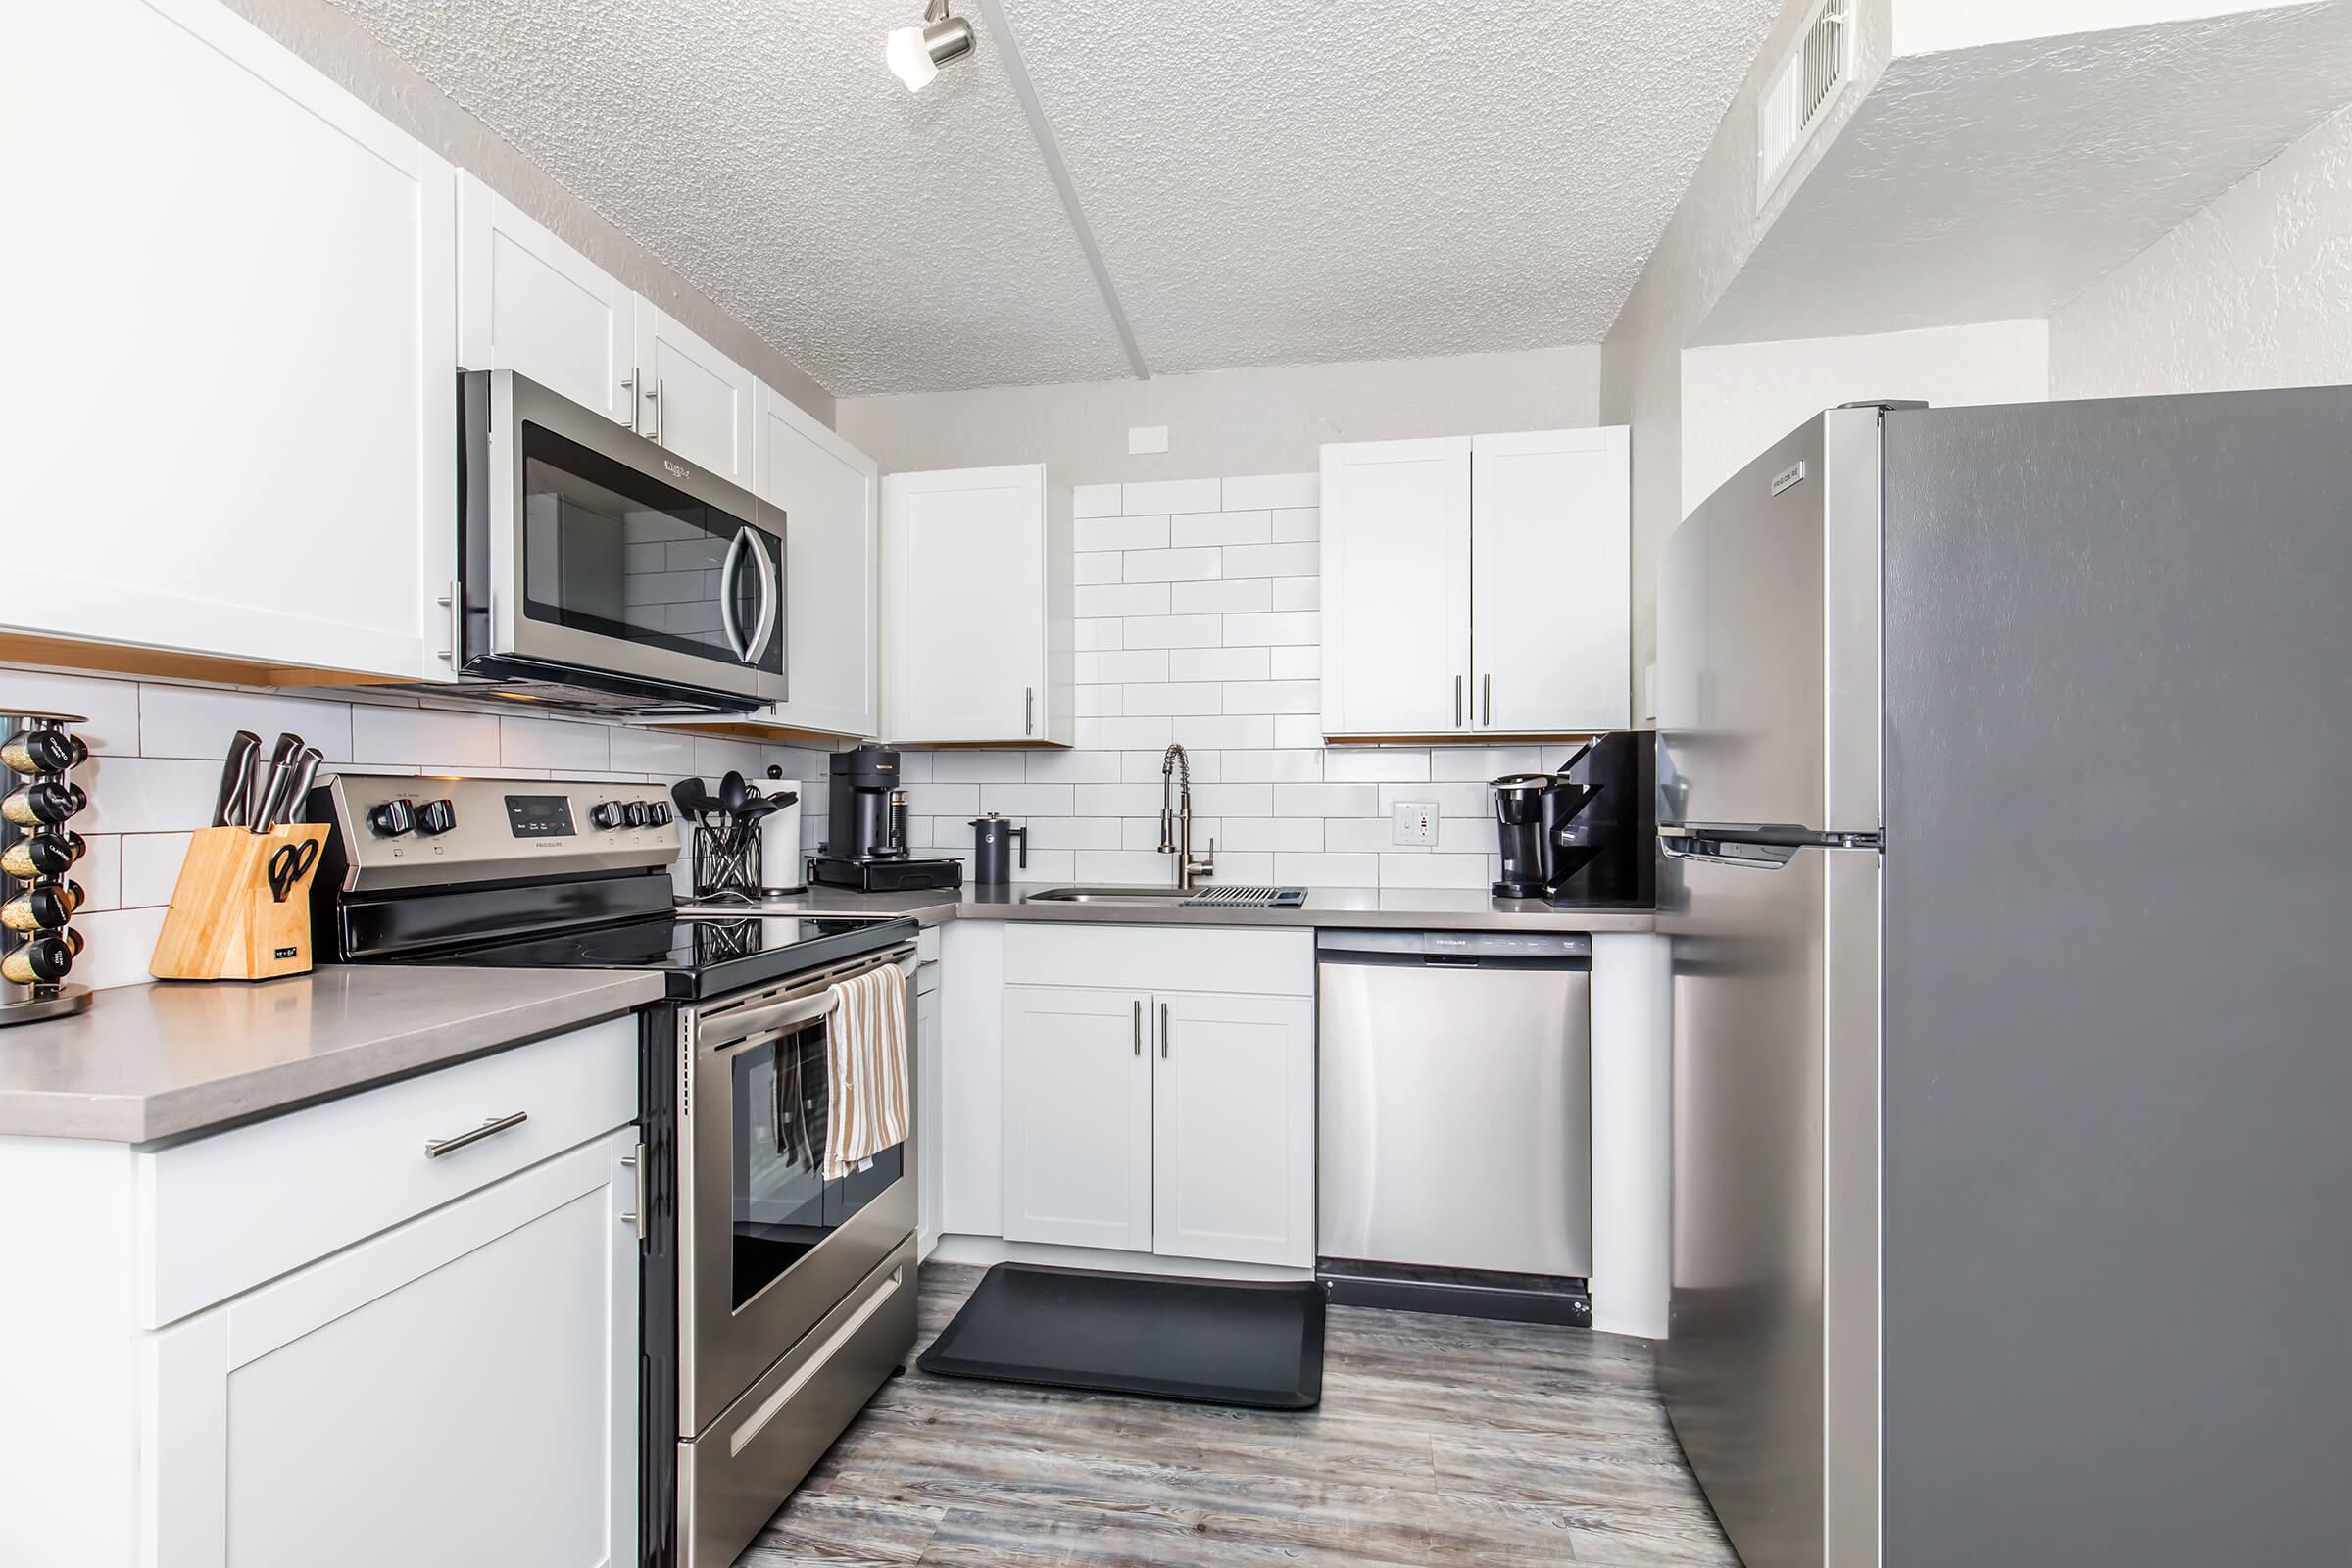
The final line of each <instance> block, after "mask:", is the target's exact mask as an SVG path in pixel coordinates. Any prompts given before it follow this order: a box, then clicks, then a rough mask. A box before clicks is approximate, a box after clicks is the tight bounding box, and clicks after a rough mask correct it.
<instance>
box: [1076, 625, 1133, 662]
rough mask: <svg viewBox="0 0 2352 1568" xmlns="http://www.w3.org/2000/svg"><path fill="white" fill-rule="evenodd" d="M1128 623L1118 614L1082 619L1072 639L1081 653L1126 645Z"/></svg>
mask: <svg viewBox="0 0 2352 1568" xmlns="http://www.w3.org/2000/svg"><path fill="white" fill-rule="evenodd" d="M1126 631H1127V623H1126V622H1125V621H1123V620H1121V619H1119V618H1118V617H1117V616H1115V615H1112V616H1107V617H1103V618H1101V619H1081V620H1079V621H1078V622H1077V623H1076V629H1075V632H1074V635H1073V637H1072V640H1071V646H1072V647H1074V648H1076V649H1077V650H1078V651H1079V652H1080V653H1082V654H1083V653H1094V652H1098V651H1100V650H1102V649H1105V648H1123V647H1125V646H1126Z"/></svg>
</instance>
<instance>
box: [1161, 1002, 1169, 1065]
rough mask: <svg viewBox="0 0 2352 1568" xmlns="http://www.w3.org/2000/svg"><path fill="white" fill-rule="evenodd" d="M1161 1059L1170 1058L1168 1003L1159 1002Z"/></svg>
mask: <svg viewBox="0 0 2352 1568" xmlns="http://www.w3.org/2000/svg"><path fill="white" fill-rule="evenodd" d="M1159 1059H1160V1060H1162V1061H1165V1060H1167V1059H1168V1005H1167V1004H1166V1003H1164V1002H1163V1003H1161V1004H1160V1005H1159Z"/></svg>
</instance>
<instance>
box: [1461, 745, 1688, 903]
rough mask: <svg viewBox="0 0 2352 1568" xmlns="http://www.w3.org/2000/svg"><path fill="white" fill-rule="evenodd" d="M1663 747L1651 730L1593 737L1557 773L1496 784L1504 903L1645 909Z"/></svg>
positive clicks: (1499, 889) (1651, 882) (1498, 891)
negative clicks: (1523, 901) (1542, 902)
mask: <svg viewBox="0 0 2352 1568" xmlns="http://www.w3.org/2000/svg"><path fill="white" fill-rule="evenodd" d="M1655 756H1656V748H1655V745H1654V737H1653V736H1652V735H1651V733H1650V732H1649V731H1647V730H1616V731H1612V732H1610V733H1609V734H1606V735H1595V736H1594V737H1593V739H1591V740H1589V741H1587V742H1586V743H1585V744H1584V745H1583V746H1582V747H1580V748H1578V749H1577V751H1576V752H1575V753H1574V754H1572V755H1571V756H1570V757H1569V759H1568V760H1567V761H1566V762H1564V763H1562V764H1561V766H1560V769H1559V771H1558V772H1556V773H1507V774H1505V775H1503V776H1502V777H1501V778H1498V779H1496V780H1495V782H1494V785H1493V788H1494V791H1495V833H1496V837H1497V838H1498V839H1499V841H1500V848H1501V851H1502V876H1501V878H1500V879H1499V880H1498V881H1496V882H1495V897H1496V898H1499V899H1548V900H1550V901H1551V902H1552V903H1553V904H1555V905H1578V906H1584V905H1629V906H1634V907H1645V906H1647V905H1649V904H1651V903H1652V902H1654V900H1655V898H1656V871H1655V858H1654V855H1653V852H1652V849H1651V843H1650V841H1651V840H1652V839H1653V838H1655V837H1656V829H1657V803H1656V801H1655V800H1654V799H1653V798H1652V797H1653V796H1654V794H1655V792H1656V787H1657V786H1656V771H1655V769H1656V762H1655Z"/></svg>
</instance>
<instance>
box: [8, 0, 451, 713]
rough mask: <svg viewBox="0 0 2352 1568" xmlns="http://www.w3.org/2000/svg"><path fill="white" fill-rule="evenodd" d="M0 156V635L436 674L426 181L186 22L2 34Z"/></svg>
mask: <svg viewBox="0 0 2352 1568" xmlns="http://www.w3.org/2000/svg"><path fill="white" fill-rule="evenodd" d="M0 144H5V145H7V146H8V147H10V148H11V149H13V152H12V155H11V156H10V157H8V158H7V159H6V160H5V161H4V162H0V206H5V208H6V209H7V211H8V212H10V213H11V214H13V215H15V216H16V218H17V220H18V222H19V226H20V229H21V230H22V232H21V233H20V235H19V242H18V243H12V244H8V245H5V246H0V290H5V292H6V294H7V296H8V297H9V298H10V299H13V300H15V301H16V302H17V310H16V317H15V319H16V322H17V325H16V327H15V329H14V335H13V336H12V338H11V340H10V343H9V349H8V359H7V363H8V368H9V377H10V382H11V385H12V386H14V387H15V388H16V389H17V392H18V395H17V396H16V397H15V398H14V399H12V401H11V408H10V413H9V425H10V439H11V443H12V450H14V451H17V452H19V453H22V454H25V455H26V458H27V461H23V462H18V463H15V464H12V465H11V467H12V468H13V470H14V473H15V479H14V487H13V490H12V494H11V497H10V506H11V515H12V517H13V518H14V519H16V521H15V522H14V524H13V526H15V527H16V528H18V529H19V530H20V531H22V532H23V534H24V536H25V540H26V541H27V542H28V543H29V544H30V545H32V546H34V548H27V549H25V550H20V551H16V552H14V553H13V554H12V560H11V562H10V570H11V574H12V575H11V579H10V592H9V595H8V604H7V607H6V609H5V610H0V622H4V623H5V625H6V626H8V627H12V628H15V629H18V630H21V631H25V632H28V633H34V634H43V635H55V636H63V637H69V638H82V639H94V640H99V641H105V642H116V643H134V644H140V645H144V646H148V647H154V648H161V649H173V650H188V651H194V652H198V653H204V654H211V655H218V656H221V657H225V658H231V659H237V660H244V661H250V662H262V663H268V664H272V665H288V666H307V667H315V668H328V669H340V670H353V671H362V672H368V673H374V674H383V675H390V676H395V677H398V678H402V679H412V680H414V679H419V678H426V677H429V676H432V675H435V674H439V675H444V676H446V675H447V674H448V673H449V670H448V665H447V662H446V661H445V660H441V659H439V658H438V657H437V655H438V651H439V650H440V649H442V648H444V647H445V646H446V645H447V642H448V638H447V635H446V630H445V628H446V625H447V616H448V613H447V611H446V610H444V609H442V608H441V607H439V606H438V605H436V604H434V602H433V600H434V597H435V596H436V595H437V594H440V593H443V592H446V590H447V584H448V583H449V581H450V580H451V578H453V577H454V576H455V575H456V561H455V556H456V525H455V521H454V507H455V503H456V498H457V471H456V461H457V453H456V444H455V442H454V441H453V440H452V435H451V432H452V431H453V430H455V429H456V426H457V412H456V403H455V396H456V377H455V374H454V371H453V366H452V350H453V346H454V344H455V341H456V330H457V329H456V308H455V299H456V292H457V288H456V282H457V265H456V254H457V252H456V239H455V226H456V223H455V219H456V205H457V203H456V197H455V193H454V185H453V180H452V175H451V171H450V167H449V165H448V164H446V163H445V162H443V161H442V160H441V159H440V158H438V157H436V156H435V155H434V154H432V153H431V152H429V151H428V150H426V149H425V148H424V147H423V146H422V145H421V144H419V143H418V142H417V141H416V140H415V139H413V138H412V137H410V136H408V135H406V134H404V133H403V132H401V131H400V130H398V129H397V128H396V127H394V126H393V125H391V124H390V123H387V122H386V121H384V120H382V119H381V118H379V117H378V116H377V115H375V114H374V113H373V112H372V111H371V110H369V109H368V108H367V107H366V106H365V105H363V104H362V103H361V102H360V101H359V100H358V99H356V98H354V97H352V96H351V95H350V94H349V93H347V92H345V91H343V89H341V88H340V87H338V86H336V85H335V84H334V83H333V82H331V81H329V80H328V79H327V78H326V77H325V76H323V75H321V74H319V73H318V72H316V71H314V70H312V69H311V68H310V67H309V66H307V65H305V64H303V63H302V62H301V61H300V60H298V59H297V58H296V57H295V56H294V55H292V54H290V53H289V52H287V51H286V50H285V49H284V48H282V47H281V46H280V45H278V44H277V43H275V42H274V41H272V40H271V39H270V38H269V37H267V36H266V35H264V34H263V33H262V32H261V31H259V30H258V29H257V28H255V27H254V26H253V25H251V24H249V23H247V22H245V21H244V20H243V19H242V18H240V17H238V16H237V15H236V14H235V13H234V12H233V11H231V10H230V9H229V8H227V7H225V6H221V5H218V4H214V3H211V0H82V3H77V4H74V5H42V6H24V7H16V8H12V10H11V13H10V16H9V24H8V43H7V47H6V48H5V49H0ZM126 397H127V398H129V401H128V402H125V401H124V399H125V398H126ZM110 409H111V410H114V411H116V412H115V413H114V414H113V415H109V416H107V417H100V415H101V414H103V413H105V411H107V410H110ZM124 410H132V411H137V410H144V411H147V413H151V414H154V415H155V416H156V417H152V418H150V417H145V415H144V414H143V415H142V416H141V417H139V418H137V419H131V418H129V417H127V416H126V415H125V414H124V413H123V411H124ZM44 545H45V546H46V548H42V546H44Z"/></svg>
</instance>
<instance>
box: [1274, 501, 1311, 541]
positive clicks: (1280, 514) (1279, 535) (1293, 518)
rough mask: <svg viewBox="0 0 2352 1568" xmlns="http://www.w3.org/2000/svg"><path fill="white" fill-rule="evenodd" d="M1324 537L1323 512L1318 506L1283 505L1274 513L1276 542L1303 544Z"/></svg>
mask: <svg viewBox="0 0 2352 1568" xmlns="http://www.w3.org/2000/svg"><path fill="white" fill-rule="evenodd" d="M1322 537H1323V513H1322V510H1321V509H1320V508H1317V507H1282V508H1278V509H1276V511H1275V513H1274V542H1275V543H1276V544H1301V543H1306V542H1309V541H1314V540H1320V539H1321V538H1322Z"/></svg>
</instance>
